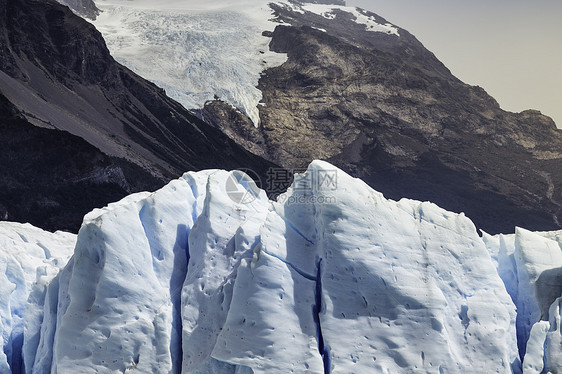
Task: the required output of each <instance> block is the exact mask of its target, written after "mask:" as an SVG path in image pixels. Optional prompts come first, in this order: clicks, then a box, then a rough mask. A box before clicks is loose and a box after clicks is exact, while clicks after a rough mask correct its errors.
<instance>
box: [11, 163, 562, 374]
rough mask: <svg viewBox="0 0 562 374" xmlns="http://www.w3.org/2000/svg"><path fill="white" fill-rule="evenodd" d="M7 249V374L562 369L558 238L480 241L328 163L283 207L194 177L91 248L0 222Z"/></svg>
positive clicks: (90, 221) (126, 202)
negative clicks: (243, 195) (383, 193)
mask: <svg viewBox="0 0 562 374" xmlns="http://www.w3.org/2000/svg"><path fill="white" fill-rule="evenodd" d="M233 183H234V184H236V185H235V186H234V187H235V188H234V189H233ZM233 191H236V193H233ZM244 191H245V192H246V195H245V196H246V198H244V199H242V200H241V199H240V198H239V196H240V195H239V194H238V192H244ZM0 243H2V246H1V247H0V265H1V266H2V269H3V270H4V271H3V272H2V273H0V274H3V276H4V277H5V279H4V281H3V282H2V283H1V284H2V288H1V290H2V295H1V299H0V300H1V304H0V305H1V308H0V316H1V322H2V325H1V326H2V334H3V339H4V340H3V344H4V345H3V353H2V355H0V368H1V369H0V371H1V372H10V370H11V372H13V373H74V372H80V373H95V372H102V373H129V372H139V373H197V374H208V373H216V374H218V373H224V374H226V373H229V374H230V373H235V374H252V373H255V374H259V373H283V374H286V373H332V374H337V373H346V374H348V373H371V372H374V373H422V372H423V373H492V372H494V373H521V372H522V373H548V372H552V373H555V372H558V371H560V370H561V369H562V362H561V361H562V360H561V358H560V357H561V356H562V355H561V354H560V353H561V343H562V339H561V331H560V322H561V319H562V270H561V269H562V231H560V232H548V233H546V232H545V233H535V232H529V231H526V230H524V229H519V228H518V229H517V230H516V231H515V233H514V234H508V235H496V236H491V235H488V234H486V233H483V234H482V236H479V235H478V232H477V230H476V228H475V226H474V225H473V223H472V222H471V221H470V219H469V218H467V217H465V216H464V215H463V214H462V213H461V214H457V213H452V212H448V211H445V210H443V209H441V208H439V207H438V206H436V205H434V204H432V203H429V202H419V201H414V200H409V199H402V200H400V201H392V200H388V199H385V198H384V196H383V195H382V194H381V193H379V192H377V191H374V190H373V189H371V188H370V187H368V186H367V185H366V184H365V183H364V182H362V181H361V180H359V179H356V178H353V177H351V176H349V175H347V174H345V173H344V172H343V171H341V170H339V169H337V168H336V167H334V166H332V165H330V164H328V163H326V162H323V161H314V162H312V163H311V164H310V165H309V167H308V169H307V170H306V172H305V173H303V174H300V175H297V176H296V177H295V181H294V182H293V185H292V186H291V187H290V188H289V190H288V191H287V192H286V193H285V194H283V195H281V196H279V197H278V199H277V200H276V201H271V200H269V199H268V197H267V196H266V194H265V192H264V191H262V190H259V189H257V188H256V187H255V185H253V184H252V183H248V179H244V178H240V174H239V172H238V173H237V172H228V171H224V170H206V171H200V172H188V173H186V174H184V175H183V176H182V177H181V178H179V179H176V180H173V181H171V182H170V183H169V184H168V185H166V186H165V187H163V188H162V189H160V190H158V191H156V192H153V193H148V192H143V193H138V194H134V195H131V196H128V197H126V198H125V199H123V200H121V201H119V202H116V203H113V204H110V205H108V206H107V207H105V208H103V209H96V210H94V211H92V212H91V213H89V214H88V215H86V216H85V217H84V222H83V225H82V227H81V229H80V231H79V233H78V235H77V236H75V235H72V234H66V233H60V232H58V233H54V234H51V233H46V232H43V231H42V230H40V229H37V228H33V227H32V226H30V225H19V224H12V223H1V224H0ZM71 255H72V257H70V256H71ZM18 342H19V343H18ZM18 347H19V348H18ZM16 348H17V349H16Z"/></svg>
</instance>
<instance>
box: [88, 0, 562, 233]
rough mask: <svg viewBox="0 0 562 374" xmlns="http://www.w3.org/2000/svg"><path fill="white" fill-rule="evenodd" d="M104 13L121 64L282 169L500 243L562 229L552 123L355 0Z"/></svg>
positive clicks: (242, 2) (144, 2)
mask: <svg viewBox="0 0 562 374" xmlns="http://www.w3.org/2000/svg"><path fill="white" fill-rule="evenodd" d="M94 3H95V4H96V5H97V6H98V7H99V9H100V11H101V13H100V16H99V17H97V18H96V20H95V22H94V24H95V25H96V27H98V29H100V30H101V31H102V33H103V35H104V37H105V38H106V40H107V41H108V45H109V48H110V50H111V51H112V53H113V54H114V55H115V56H116V58H117V59H118V60H119V61H121V62H123V63H124V64H126V65H127V66H129V67H131V68H132V69H134V70H135V71H137V72H138V73H140V74H141V75H143V76H144V77H146V78H148V79H150V80H152V81H154V82H157V83H158V84H160V85H161V86H163V87H165V89H166V91H167V92H169V93H170V94H171V95H172V96H173V97H175V98H177V99H178V100H179V101H180V102H182V103H183V104H184V105H185V106H186V107H188V108H193V109H197V113H198V115H199V117H201V118H202V119H204V120H205V121H207V122H211V123H213V124H214V125H215V126H216V127H217V128H219V129H220V130H221V131H223V132H224V133H225V134H227V135H228V136H229V137H231V138H232V139H235V140H236V142H237V143H239V144H242V145H243V146H244V147H246V149H248V150H250V151H252V152H254V153H256V154H258V155H260V156H263V157H265V158H267V159H268V160H270V161H272V162H274V163H277V164H279V165H282V166H284V167H286V168H301V167H304V166H305V165H307V163H308V162H309V161H310V160H312V159H315V158H322V159H327V160H330V161H331V162H333V163H334V164H336V165H338V166H339V167H341V168H342V169H344V170H346V171H347V172H350V173H351V174H352V175H354V176H357V177H360V178H362V179H363V180H365V181H366V182H367V183H369V184H370V185H371V186H373V187H375V188H377V189H378V190H380V191H382V192H383V193H385V195H386V196H388V197H391V198H395V199H398V198H400V197H403V196H408V197H412V198H416V199H421V200H430V201H434V202H436V203H439V204H440V205H441V206H443V207H446V208H447V209H450V210H453V211H457V212H460V211H464V212H466V213H467V214H468V215H469V216H470V217H471V218H472V219H474V221H475V222H476V224H477V226H478V227H481V228H484V229H485V230H487V231H490V232H500V231H503V232H508V231H510V230H512V227H513V226H515V225H519V226H522V227H527V228H530V229H556V228H560V227H561V218H560V217H561V212H562V210H561V209H562V208H561V203H562V188H561V187H562V167H561V165H562V151H561V150H562V132H561V131H560V130H558V129H557V128H556V126H555V124H554V123H553V122H552V120H551V119H550V118H548V117H546V116H543V115H541V114H540V113H538V112H536V111H532V110H530V111H525V112H522V113H509V112H506V111H503V110H502V109H501V108H500V107H499V106H498V104H497V102H496V101H495V100H494V99H493V98H491V97H490V96H489V95H487V94H486V92H484V90H482V89H481V88H479V87H472V86H469V85H466V84H464V83H463V82H461V81H460V80H458V79H457V78H455V77H454V76H453V75H452V74H451V72H450V71H449V70H448V69H447V68H446V67H445V66H444V65H443V64H442V63H441V62H440V61H439V60H438V59H437V58H436V57H435V56H434V55H433V54H432V53H431V52H429V51H428V50H426V49H425V48H424V46H423V45H422V44H421V43H420V42H419V41H418V40H416V38H415V37H414V36H412V35H411V34H409V33H408V32H407V31H406V30H404V29H402V28H400V27H398V26H396V25H392V24H390V23H388V22H387V21H386V20H385V19H383V18H382V17H380V16H378V15H376V14H373V13H371V12H367V11H364V10H360V9H356V8H350V7H345V6H343V3H342V2H341V1H338V2H334V1H316V2H313V1H311V2H306V1H293V0H292V1H277V2H268V1H262V0H239V1H236V2H228V1H217V2H213V3H212V6H211V4H210V3H209V4H204V3H201V2H197V1H185V2H182V3H181V5H178V3H177V2H174V1H162V2H152V1H150V0H134V1H120V0H113V1H97V2H94ZM241 30H243V31H241ZM194 51H196V52H194ZM233 66H234V67H235V68H232V67H233ZM155 67H158V68H155ZM160 67H162V68H160ZM229 67H230V68H229ZM170 77H173V78H170ZM254 86H257V89H258V90H256V89H255V87H254ZM233 87H234V88H233ZM214 95H216V96H215V99H214V100H213V96H214ZM258 101H259V103H258ZM201 107H202V108H201Z"/></svg>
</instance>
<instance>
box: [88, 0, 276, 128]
mask: <svg viewBox="0 0 562 374" xmlns="http://www.w3.org/2000/svg"><path fill="white" fill-rule="evenodd" d="M95 3H96V6H97V7H98V8H99V9H100V10H101V11H102V13H101V14H100V15H99V16H98V17H97V19H96V20H95V21H93V23H94V25H95V26H96V28H97V29H98V30H99V31H100V32H101V33H102V34H103V37H104V39H105V40H106V42H107V46H108V48H109V50H110V51H111V54H112V55H113V56H114V57H115V58H116V60H117V61H119V62H121V63H122V64H124V65H125V66H127V67H129V68H131V69H132V70H133V71H135V72H137V73H138V74H140V75H141V76H143V77H144V78H146V79H149V80H151V81H153V82H154V83H156V84H157V85H158V86H160V87H162V88H164V89H165V90H166V93H167V94H168V95H169V96H170V97H172V98H173V99H175V100H177V101H179V102H180V103H181V104H182V105H183V106H185V107H186V108H188V109H199V108H202V107H203V106H204V104H205V103H206V102H207V101H209V100H213V98H214V97H215V95H216V96H218V97H219V98H220V99H221V100H224V101H226V102H227V103H230V104H231V105H233V106H235V107H236V108H238V109H239V110H240V111H242V112H243V113H244V114H246V115H247V116H248V117H249V118H250V119H251V120H252V121H253V123H254V125H255V126H258V124H259V111H258V103H259V102H260V100H261V98H262V94H261V91H259V90H258V88H257V85H258V80H259V78H260V74H261V73H262V72H263V71H264V70H265V69H267V68H271V67H275V66H279V65H281V64H282V63H283V62H285V61H286V55H285V54H278V53H274V52H271V51H270V50H269V47H268V46H269V41H270V38H268V37H265V36H263V35H262V32H264V31H273V29H274V28H275V26H276V25H277V23H275V22H273V21H270V19H271V18H273V15H272V10H271V8H270V7H269V6H268V2H267V1H265V0H239V1H228V0H220V1H207V2H202V1H195V0H187V1H174V0H166V1H158V2H154V1H149V0H132V1H125V0H96V1H95Z"/></svg>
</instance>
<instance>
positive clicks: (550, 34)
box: [347, 0, 562, 128]
mask: <svg viewBox="0 0 562 374" xmlns="http://www.w3.org/2000/svg"><path fill="white" fill-rule="evenodd" d="M347 5H349V6H359V7H362V8H365V9H368V10H371V11H373V12H375V13H377V14H378V15H380V16H381V17H384V18H386V20H388V21H389V22H392V23H394V24H396V25H397V26H400V27H402V28H404V29H406V30H408V31H409V32H410V33H412V34H413V35H414V36H416V37H417V38H418V40H420V41H421V42H422V43H423V44H424V45H425V47H426V48H427V49H429V50H430V51H432V52H433V53H435V55H436V56H437V58H439V59H440V60H441V61H442V62H443V63H444V64H445V65H446V66H447V67H448V68H449V69H450V70H451V71H452V73H453V74H454V75H455V76H456V77H458V78H459V79H461V80H462V81H464V82H465V83H468V84H471V85H478V86H481V87H483V88H484V89H485V90H486V91H487V92H488V93H489V94H490V95H492V96H493V97H494V98H495V99H496V100H497V101H498V102H499V104H500V106H501V107H502V108H503V109H505V110H509V111H512V112H520V111H522V110H525V109H537V110H540V111H541V112H542V113H543V114H546V115H548V116H550V117H552V118H553V119H554V121H555V122H556V124H557V125H558V127H559V128H562V1H560V0H471V1H467V0H385V1H382V0H347Z"/></svg>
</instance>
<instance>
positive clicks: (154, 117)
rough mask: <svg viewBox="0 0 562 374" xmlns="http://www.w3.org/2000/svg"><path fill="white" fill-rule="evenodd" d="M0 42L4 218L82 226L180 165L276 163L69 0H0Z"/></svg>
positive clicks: (260, 169)
mask: <svg viewBox="0 0 562 374" xmlns="http://www.w3.org/2000/svg"><path fill="white" fill-rule="evenodd" d="M73 4H78V2H74V3H73ZM80 4H82V5H84V7H85V8H84V9H94V8H88V3H87V2H81V3H80ZM88 14H92V13H91V12H88ZM0 49H1V50H2V53H1V54H0V129H1V131H0V139H1V141H2V145H3V147H2V150H1V151H0V165H1V166H0V169H1V171H2V173H1V174H0V217H2V218H3V219H9V220H12V221H22V222H31V223H33V224H35V225H38V226H41V227H42V228H45V229H50V230H55V229H66V230H71V231H77V230H78V228H79V227H80V224H81V220H82V217H83V216H84V214H85V213H87V212H88V211H90V210H92V209H93V208H95V207H101V206H104V205H106V204H107V203H109V202H111V201H114V200H118V199H121V198H122V197H124V196H126V195H128V194H129V193H131V192H135V191H139V190H147V189H148V190H153V189H156V188H159V187H161V186H162V185H163V184H164V183H166V181H168V180H169V179H170V178H173V177H176V176H177V175H180V174H181V173H182V172H183V171H185V170H200V169H206V168H216V167H226V168H250V169H252V170H254V171H255V172H256V173H259V174H261V175H263V176H265V174H266V170H267V169H268V168H269V167H271V166H273V164H271V163H270V162H267V161H265V160H263V159H261V158H260V157H257V156H255V155H253V154H251V153H250V152H248V151H246V150H244V149H243V148H241V147H240V146H238V145H237V144H236V143H235V142H234V141H232V140H230V139H229V138H228V137H227V136H225V135H223V134H222V133H221V132H220V131H218V130H217V129H215V128H214V127H212V126H210V125H208V124H206V123H205V122H203V121H201V120H200V119H199V118H197V117H196V116H194V115H193V114H192V113H191V112H189V111H187V110H186V109H185V108H183V107H182V106H181V105H180V104H178V103H177V102H175V101H173V100H172V99H170V98H168V97H167V96H166V94H165V93H164V91H163V90H162V89H161V88H158V87H157V86H155V85H154V84H152V83H149V82H148V81H146V80H144V79H143V78H141V77H139V76H138V75H136V74H135V73H133V72H131V71H130V70H129V69H127V68H125V67H123V66H122V65H120V64H118V63H117V62H115V60H114V59H113V58H112V57H111V55H110V53H109V51H108V49H107V47H106V44H105V41H104V40H103V38H102V36H101V35H100V33H99V32H98V31H97V30H96V29H95V28H94V27H93V26H92V25H91V24H89V23H88V22H86V21H85V20H83V19H82V18H80V17H78V16H76V15H75V14H73V13H72V12H71V11H70V10H69V9H68V8H67V7H65V6H62V5H59V4H57V3H55V2H52V1H39V0H1V1H0Z"/></svg>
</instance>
